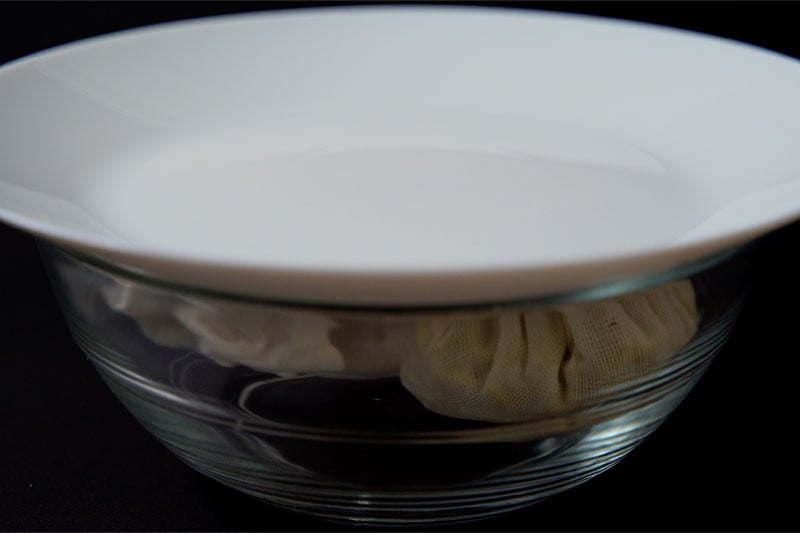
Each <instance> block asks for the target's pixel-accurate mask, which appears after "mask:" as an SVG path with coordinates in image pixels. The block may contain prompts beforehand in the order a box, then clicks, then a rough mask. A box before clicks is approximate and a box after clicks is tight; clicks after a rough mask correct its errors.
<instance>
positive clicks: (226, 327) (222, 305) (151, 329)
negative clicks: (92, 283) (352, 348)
mask: <svg viewBox="0 0 800 533" xmlns="http://www.w3.org/2000/svg"><path fill="white" fill-rule="evenodd" d="M104 296H105V299H106V302H107V303H108V304H109V306H110V307H111V308H112V309H114V310H115V311H118V312H121V313H124V314H126V315H128V316H131V317H132V318H134V319H136V321H137V322H138V323H139V326H140V327H141V329H142V332H143V333H144V334H145V336H147V337H148V338H150V339H151V340H152V341H154V342H156V343H157V344H161V345H162V346H167V347H169V348H176V349H181V350H192V351H195V352H198V353H201V354H203V355H205V356H207V357H210V358H211V359H213V360H214V361H216V362H217V363H219V364H220V365H223V366H233V365H236V364H240V365H244V366H247V367H250V368H253V369H255V370H262V371H264V372H271V373H275V374H301V373H311V374H314V373H330V372H336V371H341V370H343V369H344V359H343V358H342V355H341V354H340V353H339V351H338V350H337V349H336V348H335V347H333V346H332V345H331V343H330V342H329V340H328V337H329V335H330V332H331V330H333V329H334V327H335V326H336V323H335V322H334V321H333V320H332V319H330V318H328V317H325V316H322V315H319V314H313V315H312V314H308V313H293V312H290V311H284V310H281V311H280V312H278V311H273V310H271V309H269V308H264V307H260V306H254V305H248V304H238V303H230V302H221V301H217V300H212V299H202V298H197V297H193V298H191V299H189V298H175V297H170V296H165V295H161V294H160V293H156V292H151V291H148V290H146V289H141V288H138V287H136V286H134V285H131V284H129V283H127V282H120V283H118V284H116V285H112V286H110V287H108V288H107V289H106V290H105V292H104Z"/></svg>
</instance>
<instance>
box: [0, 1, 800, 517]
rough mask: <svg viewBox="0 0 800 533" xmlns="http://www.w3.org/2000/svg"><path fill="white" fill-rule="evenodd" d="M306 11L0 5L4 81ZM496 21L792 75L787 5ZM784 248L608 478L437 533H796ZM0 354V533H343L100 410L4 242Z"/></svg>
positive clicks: (584, 7) (38, 282) (791, 278)
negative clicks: (765, 64) (167, 24)
mask: <svg viewBox="0 0 800 533" xmlns="http://www.w3.org/2000/svg"><path fill="white" fill-rule="evenodd" d="M462 3H463V2H462ZM329 4H330V3H327V4H325V5H329ZM304 5H313V3H311V2H293V3H292V2H281V3H276V2H266V3H265V2H225V3H222V2H175V3H173V2H133V3H127V2H86V3H74V2H57V3H49V2H25V3H13V2H0V63H3V62H5V61H8V60H11V59H14V58H17V57H20V56H22V55H25V54H27V53H31V52H34V51H37V50H40V49H44V48H47V47H49V46H53V45H56V44H60V43H62V42H67V41H71V40H75V39H79V38H83V37H87V36H91V35H97V34H102V33H107V32H109V31H114V30H118V29H123V28H128V27H134V26H140V25H145V24H150V23H155V22H160V21H165V20H174V19H183V18H191V17H196V16H205V15H212V14H217V13H225V12H232V11H250V10H259V9H266V8H277V7H286V6H293V7H298V6H304ZM492 5H510V6H513V7H517V8H531V7H534V8H543V9H555V10H562V11H574V12H584V13H594V14H600V15H607V16H616V17H622V18H630V19H635V20H643V21H649V22H655V23H660V24H665V25H671V26H678V27H683V28H688V29H693V30H698V31H702V32H706V33H712V34H716V35H722V36H725V37H730V38H734V39H737V40H742V41H746V42H750V43H753V44H757V45H760V46H764V47H767V48H771V49H773V50H777V51H779V52H783V53H785V54H788V55H792V56H795V57H800V29H798V25H797V21H798V20H800V9H798V6H797V5H796V4H795V3H794V2H778V3H771V2H752V3H751V2H736V3H728V2H666V3H660V2H615V3H605V2H589V3H583V2H558V3H556V2H539V3H533V2H525V3H522V2H514V3H504V4H500V3H497V2H495V3H493V4H492ZM798 98H800V94H799V95H798ZM0 127H2V128H9V127H12V128H13V125H7V124H3V125H0ZM798 151H800V139H798ZM0 171H2V162H0ZM798 244H800V225H799V224H794V225H792V226H788V227H786V228H784V229H782V230H780V231H778V232H775V233H773V234H772V235H770V236H769V237H767V238H766V239H764V240H763V241H762V243H761V248H760V254H759V262H758V266H757V270H756V273H757V275H756V277H755V280H754V284H753V288H752V291H751V293H750V296H749V299H748V302H747V305H746V308H745V312H744V313H743V315H742V317H741V319H740V321H739V323H738V326H737V329H736V331H735V334H734V336H733V337H732V339H731V340H730V342H729V343H728V345H727V347H726V348H725V350H724V351H723V352H722V353H721V354H720V355H719V357H718V358H717V359H716V361H715V362H714V364H713V365H712V366H711V368H710V369H709V370H708V372H707V373H706V375H705V376H704V378H703V380H702V381H701V383H700V384H699V385H698V386H697V387H696V388H695V389H694V391H693V392H692V393H691V394H690V396H689V397H688V398H687V400H686V401H685V402H684V403H683V404H682V405H681V406H680V407H679V409H678V410H677V411H676V412H675V414H674V415H673V416H672V417H671V418H670V419H669V420H668V421H667V422H666V423H665V424H664V425H663V426H662V427H661V428H660V429H659V430H658V431H657V432H656V433H655V434H653V435H652V436H651V437H650V438H649V439H648V440H647V441H646V442H645V443H644V444H642V445H641V446H640V447H639V448H638V449H636V450H634V452H632V453H631V454H630V455H629V456H628V457H627V458H626V459H625V460H623V461H622V463H620V464H619V465H617V466H616V467H615V468H613V469H612V470H610V471H609V472H607V473H605V474H603V475H601V476H599V477H597V478H595V479H593V480H592V481H590V482H588V483H586V484H584V485H582V486H580V487H578V488H576V489H573V490H572V491H570V492H567V493H564V494H561V495H558V496H556V497H554V498H552V499H550V500H548V501H545V502H542V503H540V504H537V505H535V506H533V507H530V508H528V509H526V510H523V511H518V512H515V513H512V514H508V515H506V516H503V517H500V518H496V519H493V520H488V521H483V522H477V523H472V524H465V525H460V526H456V527H453V528H450V529H453V530H472V531H495V530H499V531H519V530H539V531H570V530H573V531H574V530H584V531H586V530H591V531H599V530H616V531H621V530H638V531H643V530H648V531H657V530H673V531H674V530H680V531H689V530H691V531H698V530H704V531H745V530H746V531H756V530H757V531H767V530H769V531H777V530H780V531H798V530H800V519H798V509H797V507H796V506H797V500H798V493H799V492H800V491H798V488H797V483H798V480H800V466H799V465H798V453H800V450H798V447H799V446H798V438H797V436H796V433H795V431H794V430H795V427H794V426H795V423H796V421H797V419H798V417H797V408H798V406H800V402H799V401H798V399H797V392H798V387H797V383H798V378H799V376H798V370H800V364H798V357H799V356H800V353H798V352H799V350H798V340H799V339H800V337H799V335H800V321H798V318H800V314H799V313H798V304H799V303H800V288H798V283H797V273H798V272H800V259H798V257H797V255H796V254H794V252H795V250H796V249H797V248H798ZM0 340H1V342H0V529H2V530H19V531H45V530H60V531H88V530H92V531H99V530H103V531H118V530H127V531H130V530H136V531H165V530H179V531H207V530H214V531H232V530H237V531H241V530H267V531H273V530H281V531H301V530H304V531H322V530H348V529H353V528H347V527H344V526H337V525H332V524H328V523H324V522H319V521H317V520H315V519H312V518H309V517H305V516H300V515H295V514H291V513H287V512H285V511H282V510H279V509H275V508H272V507H269V506H266V505H263V504H260V503H257V502H255V501H252V500H250V499H249V498H248V497H245V496H242V495H240V494H238V493H236V492H234V491H232V490H229V489H227V488H225V487H222V486H221V485H218V484H217V483H216V482H213V481H210V480H208V479H206V478H204V477H203V476H201V475H200V474H197V473H195V472H194V471H192V470H190V469H189V468H188V467H186V466H184V465H183V464H182V463H181V462H179V461H178V460H177V459H176V458H174V457H173V456H172V455H170V454H169V453H168V452H167V451H166V450H165V449H164V448H162V447H161V445H160V444H158V443H157V442H156V441H155V440H154V439H153V438H152V437H150V436H149V435H148V434H146V433H145V432H144V430H143V429H141V428H140V427H139V425H138V424H137V423H136V422H135V421H134V420H133V419H132V418H131V417H130V415H128V413H127V412H126V411H125V410H124V409H123V408H122V407H121V405H120V404H119V403H118V402H117V401H116V400H115V399H114V398H113V397H112V396H111V394H110V392H109V391H107V390H106V388H105V386H104V385H103V384H102V382H101V381H100V380H99V378H98V377H97V376H96V375H95V373H94V370H93V369H92V367H91V365H90V364H89V362H88V361H87V360H86V358H85V357H84V356H83V355H82V354H81V352H80V351H79V350H78V348H77V347H76V346H75V345H74V343H73V342H72V340H71V338H70V336H69V333H68V332H67V330H66V328H65V325H64V323H63V321H62V318H61V316H60V314H59V311H58V309H57V308H56V306H55V302H54V299H53V296H52V293H51V291H50V287H49V286H48V285H47V281H46V279H45V277H44V272H43V271H42V267H41V265H40V262H39V259H38V256H37V254H36V249H35V246H34V243H33V240H32V238H31V237H29V236H27V235H25V234H23V233H20V232H19V231H16V230H14V229H11V228H9V227H6V226H3V225H0Z"/></svg>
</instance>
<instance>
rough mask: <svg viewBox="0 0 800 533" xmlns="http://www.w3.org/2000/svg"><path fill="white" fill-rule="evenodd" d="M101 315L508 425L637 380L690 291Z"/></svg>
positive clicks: (118, 304) (142, 307)
mask: <svg viewBox="0 0 800 533" xmlns="http://www.w3.org/2000/svg"><path fill="white" fill-rule="evenodd" d="M105 297H106V301H107V303H108V304H109V305H110V306H111V307H112V308H113V309H115V310H116V311H118V312H121V313H124V314H127V315H129V316H131V317H133V318H134V319H136V320H137V321H138V323H139V324H140V326H141V329H142V332H143V333H144V334H145V335H146V336H148V337H149V338H150V339H152V340H153V341H154V342H156V343H159V344H162V345H164V346H169V347H172V348H178V349H186V350H192V351H196V352H198V353H201V354H204V355H206V356H208V357H210V358H212V359H214V360H215V361H217V362H218V363H219V364H221V365H226V366H231V365H233V364H241V365H244V366H247V367H250V368H253V369H256V370H262V371H265V372H271V373H276V374H283V375H297V374H312V375H320V376H328V377H342V378H345V377H350V378H355V377H357V378H373V377H385V376H398V375H399V377H400V380H401V382H402V383H403V385H404V386H405V387H406V389H408V390H409V391H410V392H411V393H412V394H413V395H414V396H415V397H416V398H417V399H418V400H419V401H420V402H421V403H422V404H423V405H424V406H425V407H426V408H428V409H429V410H431V411H434V412H436V413H439V414H442V415H445V416H451V417H456V418H466V419H472V420H484V421H492V422H515V421H522V420H529V419H532V418H535V417H537V416H542V415H545V414H552V413H555V412H562V411H564V410H566V409H569V408H572V407H575V406H578V405H582V404H585V403H586V402H588V401H590V400H592V399H593V398H596V397H597V396H598V395H599V394H600V393H602V391H604V390H606V389H608V388H609V387H613V386H614V385H618V384H621V383H624V382H626V381H628V380H631V379H635V378H637V377H640V376H642V375H644V374H645V373H646V372H647V371H648V370H650V369H652V368H653V366H654V365H656V364H658V363H659V362H660V361H664V360H666V359H669V358H670V357H672V356H674V355H675V354H676V353H678V352H679V351H680V349H681V348H682V347H683V346H684V345H685V344H686V343H687V342H688V341H689V340H690V339H691V338H692V336H693V335H694V334H695V332H696V329H697V324H698V321H699V313H698V311H697V308H696V305H695V297H694V291H693V289H692V284H691V282H689V281H687V280H683V281H679V282H675V283H672V284H669V285H666V286H662V287H658V288H655V289H651V290H647V291H642V292H639V293H635V294H631V295H627V296H623V297H620V298H616V299H609V300H604V301H598V302H581V303H576V304H562V305H554V306H543V307H541V308H535V309H528V310H525V309H520V310H506V311H497V312H496V313H489V312H481V313H476V314H461V315H446V316H444V315H438V316H428V317H418V318H400V319H393V320H392V321H390V320H389V319H387V318H385V317H382V318H379V319H378V320H375V321H371V320H364V319H359V318H356V317H352V318H347V317H337V318H331V317H329V316H327V315H325V314H322V313H315V312H306V311H293V310H285V309H275V310H272V309H269V308H264V307H261V306H256V305H249V304H245V303H242V304H238V303H231V302H222V301H218V300H213V299H203V298H197V297H193V298H191V299H188V298H174V297H168V296H164V295H161V294H160V293H156V292H150V291H148V290H146V289H139V288H137V287H135V286H133V285H130V284H128V283H126V282H120V283H118V284H117V285H114V286H111V287H109V288H108V289H107V290H106V292H105Z"/></svg>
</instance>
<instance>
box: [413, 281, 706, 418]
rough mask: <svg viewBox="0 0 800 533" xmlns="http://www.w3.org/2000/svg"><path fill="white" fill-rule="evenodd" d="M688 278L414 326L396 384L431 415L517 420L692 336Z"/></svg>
mask: <svg viewBox="0 0 800 533" xmlns="http://www.w3.org/2000/svg"><path fill="white" fill-rule="evenodd" d="M698 320H699V314H698V311H697V308H696V306H695V298H694V291H693V289H692V286H691V283H690V282H689V281H681V282H677V283H673V284H671V285H667V286H664V287H659V288H656V289H652V290H649V291H644V292H641V293H636V294H632V295H629V296H624V297H621V298H617V299H613V300H605V301H598V302H584V303H578V304H567V305H559V306H553V307H550V308H547V309H534V310H529V311H524V310H523V311H516V312H515V311H507V312H500V313H498V314H497V315H496V316H492V317H486V316H477V317H470V316H463V317H462V318H460V319H448V320H447V321H440V322H427V323H421V326H422V328H421V330H420V333H421V335H420V339H419V341H420V342H419V348H418V349H417V350H414V351H411V352H409V353H408V355H407V356H406V357H405V358H404V359H403V363H402V367H401V371H400V379H401V380H402V382H403V385H404V386H405V387H406V388H407V389H408V390H409V391H410V392H411V393H412V394H413V395H414V396H415V397H416V398H417V399H418V400H419V401H420V402H422V403H423V405H425V407H427V408H428V409H430V410H431V411H434V412H436V413H439V414H442V415H446V416H452V417H456V418H467V419H472V420H485V421H492V422H516V421H522V420H529V419H532V418H535V417H537V416H541V415H545V414H552V413H557V412H562V411H564V410H566V409H569V408H572V407H576V406H578V405H582V404H585V403H587V402H588V401H590V400H592V399H593V398H596V397H597V396H598V395H599V394H601V393H602V392H603V391H604V390H607V389H608V388H609V387H613V386H614V385H619V384H621V383H624V382H626V381H629V380H632V379H635V378H638V377H642V376H643V375H644V374H645V373H646V372H647V371H648V370H650V369H652V368H653V367H654V366H655V365H656V364H658V363H659V362H660V361H664V360H666V359H669V358H670V357H672V356H674V355H675V354H677V353H678V352H679V351H680V349H681V348H682V347H683V346H684V345H685V344H686V343H687V342H688V341H689V340H690V339H691V338H692V336H694V334H695V332H696V330H697V323H698Z"/></svg>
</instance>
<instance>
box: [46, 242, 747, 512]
mask: <svg viewBox="0 0 800 533" xmlns="http://www.w3.org/2000/svg"><path fill="white" fill-rule="evenodd" d="M40 250H41V253H42V257H43V260H44V263H45V265H46V268H47V271H48V273H49V275H50V278H51V281H52V285H53V287H54V290H55V293H56V295H57V298H58V301H59V303H60V305H61V307H62V310H63V312H64V315H65V317H66V320H67V323H68V325H69V328H70V330H71V332H72V333H73V335H74V337H75V339H76V341H77V343H78V344H79V345H80V346H81V348H82V349H83V350H84V351H85V352H86V353H87V354H88V356H89V358H90V359H91V361H92V363H93V364H94V365H95V367H96V368H97V370H98V372H99V374H100V376H101V377H102V378H103V379H104V380H105V382H106V383H107V384H108V386H109V387H110V389H111V390H112V391H113V393H114V394H115V395H116V396H117V397H118V398H119V399H120V400H121V402H122V403H123V404H124V405H125V406H126V407H127V409H128V410H129V411H130V412H131V413H132V414H133V415H134V416H135V417H136V418H137V419H138V420H139V421H140V422H141V424H142V425H143V426H144V427H145V428H146V429H147V430H148V431H150V432H151V433H152V434H153V435H154V436H155V437H156V438H157V439H158V440H160V441H161V442H162V443H163V444H164V445H165V446H166V447H167V448H169V449H170V450H171V451H172V452H174V453H175V454H176V455H177V456H178V457H179V458H180V459H182V460H183V461H184V462H186V463H187V464H188V465H190V466H191V467H192V468H194V469H196V470H197V471H199V472H201V473H203V474H205V475H207V476H209V477H211V478H213V479H215V480H217V481H219V482H221V483H223V484H225V485H227V486H229V487H233V488H235V489H237V490H239V491H241V492H243V493H246V494H249V495H251V496H253V497H255V498H257V499H260V500H263V501H265V502H268V503H270V504H274V505H278V506H280V507H283V508H286V509H290V510H295V511H299V512H303V513H308V514H311V515H315V516H317V517H320V518H324V519H328V520H334V521H345V522H351V523H352V522H356V523H362V524H369V525H376V526H381V527H383V526H392V525H401V526H403V525H426V524H428V525H432V524H443V523H450V522H460V521H466V520H474V519H480V518H485V517H490V516H493V515H496V514H499V513H504V512H508V511H512V510H514V509H518V508H521V507H525V506H528V505H530V504H532V503H534V502H537V501H539V500H541V499H543V498H547V497H550V496H553V495H555V494H558V493H560V492H562V491H565V490H568V489H569V488H571V487H574V486H576V485H578V484H580V483H583V482H585V481H587V480H588V479H590V478H592V477H593V476H595V475H597V474H600V473H601V472H603V471H605V470H607V469H608V468H610V467H612V466H613V465H614V464H616V463H617V462H618V461H619V460H620V459H622V458H623V457H624V456H625V455H626V454H628V453H629V452H630V451H631V450H632V449H633V448H635V447H636V446H637V445H638V444H639V443H641V442H642V441H643V439H645V438H646V437H647V436H648V435H649V434H650V433H652V432H653V431H654V430H655V429H656V428H657V427H658V426H659V425H660V424H661V423H662V422H663V421H664V420H665V419H666V417H668V416H669V415H670V413H672V412H673V410H674V409H675V408H676V406H677V405H678V404H679V403H680V401H681V400H682V399H683V398H684V396H685V395H686V394H687V393H688V392H689V390H690V389H691V388H692V386H693V385H694V384H695V383H696V382H697V380H698V379H699V378H700V376H701V374H702V373H703V371H704V369H705V368H706V367H707V366H708V364H709V362H710V361H711V360H712V358H713V357H714V356H715V354H717V353H718V352H719V350H720V348H721V347H722V345H723V343H724V342H725V340H726V339H727V338H728V336H729V334H730V333H731V330H732V327H733V324H734V321H735V318H736V316H737V314H738V312H739V309H740V306H741V303H742V300H743V297H744V294H745V292H746V289H747V280H748V277H749V272H748V266H749V264H750V260H749V255H750V254H749V251H748V250H749V248H746V249H735V250H732V251H727V252H725V253H723V254H717V255H714V256H713V257H707V258H705V259H703V260H701V261H696V262H693V263H691V264H688V265H684V266H682V267H681V268H677V269H672V270H670V271H669V272H662V273H660V274H658V275H650V276H646V277H641V278H637V279H630V280H626V281H625V282H622V283H615V284H610V285H604V286H601V287H593V288H591V289H586V290H582V291H577V292H575V291H574V292H570V293H565V294H553V295H550V296H547V297H542V298H537V299H536V300H531V301H514V302H485V303H481V304H476V305H469V306H466V305H460V306H456V307H448V306H437V307H417V308H410V307H399V306H398V307H387V308H378V307H361V308H355V307H341V306H328V307H326V306H312V305H298V304H287V303H281V302H273V301H265V300H262V299H254V298H248V297H245V296H242V295H239V294H223V293H218V292H212V291H208V290H203V289H199V288H196V287H190V286H181V285H176V284H174V283H172V282H166V281H163V280H160V279H156V278H153V277H148V276H146V275H143V274H141V273H139V272H135V271H132V270H126V269H125V268H123V267H121V266H119V265H116V264H111V263H108V262H104V261H103V260H100V259H98V258H96V257H93V256H89V255H84V254H83V253H81V252H76V251H73V250H69V249H66V248H62V247H60V246H57V245H54V244H51V243H49V242H47V241H44V240H42V241H40Z"/></svg>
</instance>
